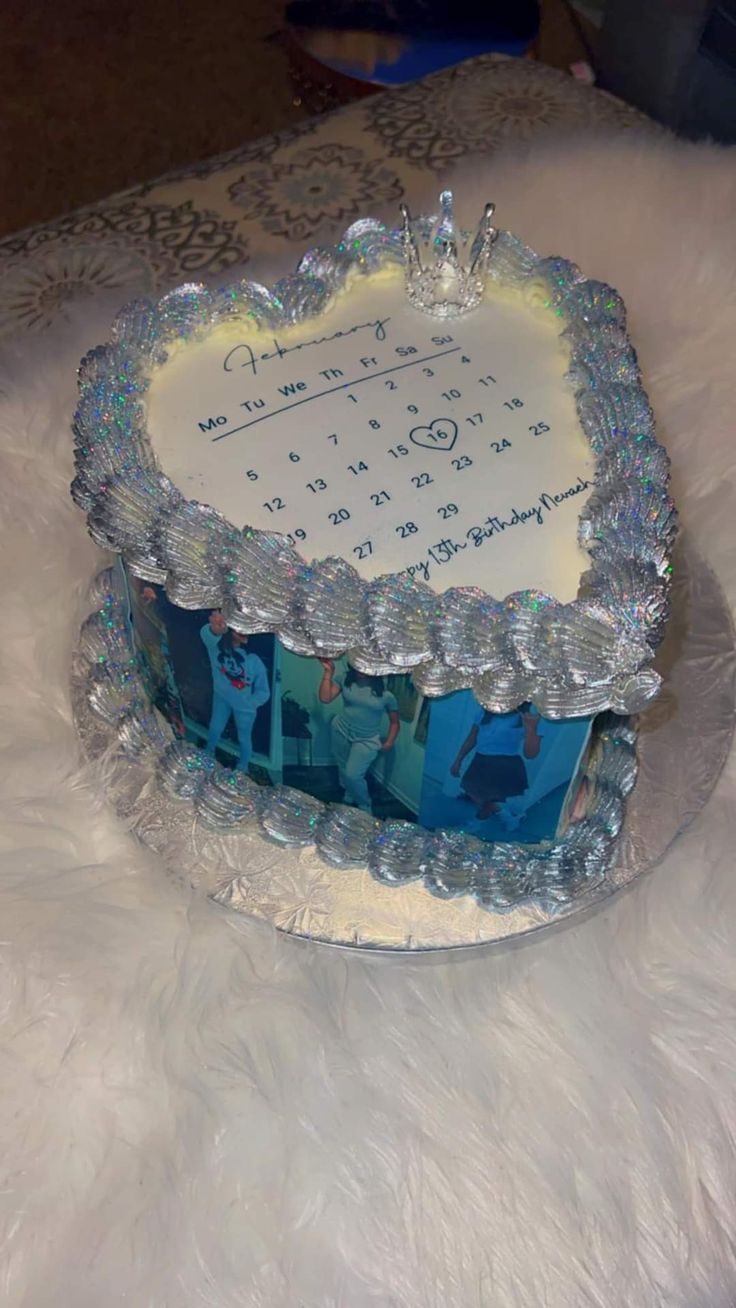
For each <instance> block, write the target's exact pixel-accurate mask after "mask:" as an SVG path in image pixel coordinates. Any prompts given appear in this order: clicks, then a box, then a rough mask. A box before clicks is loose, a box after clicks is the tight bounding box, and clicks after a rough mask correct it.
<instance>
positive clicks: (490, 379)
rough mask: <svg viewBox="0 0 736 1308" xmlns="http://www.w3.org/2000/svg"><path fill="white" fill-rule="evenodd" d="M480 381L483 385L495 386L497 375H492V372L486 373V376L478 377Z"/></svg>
mask: <svg viewBox="0 0 736 1308" xmlns="http://www.w3.org/2000/svg"><path fill="white" fill-rule="evenodd" d="M478 381H479V382H480V384H481V386H495V385H496V378H495V377H492V376H491V374H490V373H489V372H487V373H486V375H485V377H479V378H478Z"/></svg>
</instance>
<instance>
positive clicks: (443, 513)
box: [437, 504, 458, 522]
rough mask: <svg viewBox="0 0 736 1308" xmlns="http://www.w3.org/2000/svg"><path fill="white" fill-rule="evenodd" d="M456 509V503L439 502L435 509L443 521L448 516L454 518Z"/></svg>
mask: <svg viewBox="0 0 736 1308" xmlns="http://www.w3.org/2000/svg"><path fill="white" fill-rule="evenodd" d="M457 511H458V508H457V504H441V505H440V507H439V508H438V510H437V512H438V513H439V515H440V517H441V518H442V521H443V522H446V521H447V519H448V518H454V516H455V514H456V513H457Z"/></svg>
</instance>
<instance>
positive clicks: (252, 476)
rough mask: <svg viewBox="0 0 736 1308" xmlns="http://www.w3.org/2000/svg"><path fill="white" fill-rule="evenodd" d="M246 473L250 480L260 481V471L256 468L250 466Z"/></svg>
mask: <svg viewBox="0 0 736 1308" xmlns="http://www.w3.org/2000/svg"><path fill="white" fill-rule="evenodd" d="M245 475H246V477H247V478H248V481H258V473H257V472H256V470H255V468H249V469H248V471H247V472H246V474H245Z"/></svg>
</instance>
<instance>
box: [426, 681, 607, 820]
mask: <svg viewBox="0 0 736 1308" xmlns="http://www.w3.org/2000/svg"><path fill="white" fill-rule="evenodd" d="M591 727H592V719H591V718H569V719H565V720H562V721H551V720H550V719H548V718H543V717H542V716H541V715H540V714H539V713H538V711H537V710H536V709H535V708H534V706H533V705H531V704H522V705H520V706H519V708H518V709H516V710H514V711H513V712H511V713H491V712H490V711H489V710H488V709H484V708H483V706H482V705H481V704H479V703H478V701H477V700H476V699H475V697H474V696H473V695H472V693H471V692H470V691H468V690H461V691H456V692H455V693H454V694H452V695H445V696H443V697H441V698H439V699H437V700H434V701H433V702H432V705H431V709H430V716H429V731H428V735H427V746H426V757H425V765H424V774H423V781H422V793H421V799H420V805H419V822H420V823H421V825H422V826H425V827H428V828H429V829H446V830H449V829H458V830H461V831H467V832H470V833H472V834H473V835H475V836H477V837H478V838H479V839H481V840H493V841H496V840H513V841H515V842H521V843H523V844H542V843H544V842H545V841H549V840H553V839H554V838H555V837H556V836H557V835H558V834H559V831H560V824H561V819H562V816H563V812H567V811H568V810H569V805H568V794H569V791H570V787H571V782H572V781H573V779H574V778H576V777H577V776H578V774H579V769H580V764H581V760H582V758H583V756H584V754H585V751H586V748H587V745H588V741H589V739H590V734H591Z"/></svg>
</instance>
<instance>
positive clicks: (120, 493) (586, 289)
mask: <svg viewBox="0 0 736 1308" xmlns="http://www.w3.org/2000/svg"><path fill="white" fill-rule="evenodd" d="M425 221H427V222H429V221H431V220H425ZM400 262H401V237H400V233H399V232H398V231H397V230H394V229H391V228H388V227H386V226H384V225H383V224H381V223H379V222H377V221H375V220H373V219H361V220H360V221H358V222H356V223H354V224H353V225H352V226H351V227H349V228H348V230H347V231H346V232H345V233H344V235H343V237H342V240H341V241H339V242H338V243H337V244H336V245H335V246H332V247H329V248H324V249H314V250H311V251H309V252H308V253H307V254H305V255H304V257H303V258H302V259H301V261H300V263H299V265H298V268H297V271H296V273H295V274H294V275H293V276H290V277H286V278H284V279H283V280H282V281H280V282H277V283H276V284H275V285H274V286H273V287H271V288H270V289H268V288H267V287H265V286H262V285H259V284H258V283H255V282H248V281H241V282H237V283H235V284H233V285H231V286H226V287H223V288H220V289H216V290H209V289H208V288H207V287H205V286H203V285H198V284H189V285H184V286H181V287H179V288H178V289H177V290H174V291H172V292H170V293H169V294H167V295H165V296H164V297H163V298H162V299H160V300H159V301H158V302H157V303H153V302H149V301H136V302H134V303H133V304H130V305H128V306H127V307H126V308H125V309H124V310H123V311H122V312H121V313H120V315H119V316H118V317H117V319H116V320H115V322H114V323H113V327H112V332H111V336H110V340H109V342H108V343H107V344H104V345H100V346H97V347H96V348H95V349H93V350H91V351H90V352H89V353H88V354H87V355H86V356H85V358H84V359H83V360H82V362H81V364H80V368H79V392H80V393H79V403H78V406H77V409H76V412H75V415H74V422H73V431H74V436H75V442H76V448H75V462H76V469H77V471H76V476H75V478H74V481H73V483H72V495H73V497H74V499H75V501H76V503H77V504H78V505H79V506H80V507H82V508H83V509H84V510H85V511H86V513H87V521H88V525H89V530H90V534H91V535H92V537H93V539H94V540H95V541H96V542H97V543H98V544H99V545H100V546H102V547H103V548H105V549H111V550H114V551H116V552H118V553H120V554H121V555H122V556H123V558H124V560H125V562H126V564H127V566H128V567H129V568H130V570H131V572H132V573H133V574H134V575H136V576H138V577H140V578H142V579H143V580H145V581H151V582H157V583H159V584H161V585H163V586H164V587H165V589H166V593H167V595H168V597H169V599H170V600H171V601H172V603H174V604H177V605H179V606H180V607H182V608H187V609H199V608H210V607H212V608H221V609H222V610H223V613H224V615H225V618H226V621H227V623H228V625H229V626H231V627H233V628H234V629H235V630H238V631H241V632H244V633H246V634H247V633H253V632H265V631H271V632H274V633H275V635H276V636H277V637H278V638H279V640H280V641H281V642H282V643H283V644H284V645H285V646H286V648H287V649H290V650H292V651H294V652H295V653H297V654H308V655H317V656H318V657H331V658H335V657H339V656H340V655H342V654H347V656H348V658H349V660H350V662H351V663H352V664H353V665H354V666H355V667H356V668H358V669H360V670H362V671H364V672H367V673H371V674H376V675H381V674H390V673H392V672H396V671H401V670H409V669H410V670H411V671H412V675H413V678H414V682H415V684H416V686H417V689H418V690H419V691H420V693H422V694H425V695H429V696H437V695H445V694H448V693H449V692H451V691H453V690H458V689H461V688H469V689H471V690H472V691H473V693H474V695H475V696H476V698H477V699H478V701H479V702H480V703H481V704H482V705H483V706H484V707H486V708H489V709H491V710H493V711H495V712H506V711H509V710H511V709H513V708H515V707H516V706H517V705H518V704H520V703H523V702H525V701H527V700H530V701H532V702H533V703H534V704H535V705H536V706H537V708H538V709H539V710H540V712H541V713H543V714H544V715H545V716H547V717H551V718H563V717H574V716H579V715H586V714H590V715H592V714H596V713H600V712H601V711H603V710H605V709H613V710H614V711H615V712H616V713H619V714H630V713H636V712H638V711H639V710H640V709H642V708H643V707H644V706H645V705H646V704H647V703H648V702H649V701H650V700H651V699H652V698H653V697H654V696H655V695H656V694H657V692H658V690H659V688H660V684H661V678H660V677H659V675H658V673H657V672H656V671H655V670H654V669H653V668H652V666H651V661H652V658H653V655H654V652H655V650H656V648H657V646H658V644H659V642H660V640H661V638H662V633H663V629H664V625H665V622H666V618H667V613H668V597H669V581H670V571H671V568H670V553H671V549H672V546H673V543H674V540H675V535H676V530H677V526H676V512H675V509H674V505H673V502H672V499H671V498H670V495H669V493H668V484H669V471H670V465H669V459H668V456H667V454H666V451H665V450H664V448H663V447H662V446H661V445H660V444H659V443H658V442H657V440H656V438H655V435H654V417H653V414H652V411H651V408H650V405H649V402H648V399H647V396H646V393H645V391H644V388H643V386H642V382H641V374H640V371H639V366H638V362H637V358H636V354H635V351H634V349H633V348H632V346H631V343H630V341H629V339H628V336H627V334H626V314H625V309H624V305H623V302H622V300H621V298H620V296H619V295H618V294H617V292H616V291H614V290H612V289H611V287H609V286H607V285H605V283H602V282H597V281H591V280H588V279H586V278H585V277H584V276H583V274H582V273H581V271H580V269H579V268H578V267H577V266H576V265H575V264H573V263H570V262H569V261H567V260H565V259H561V258H541V257H540V256H539V255H537V254H536V253H535V252H534V251H533V250H531V249H529V248H528V247H527V246H525V245H524V244H522V242H521V241H519V240H518V239H517V238H516V237H515V236H513V235H512V234H511V233H509V232H501V233H500V234H499V236H498V239H497V241H496V242H495V245H494V247H493V255H492V257H491V262H490V267H489V272H488V279H489V281H490V282H495V283H496V284H497V285H498V286H499V287H503V288H510V289H513V290H514V291H516V292H517V293H518V294H519V295H521V296H522V297H524V299H525V300H526V301H527V302H528V303H530V304H531V305H535V306H541V307H543V308H546V309H547V310H548V311H549V312H551V313H554V314H555V315H556V316H557V317H558V319H559V322H560V334H561V341H562V344H563V347H564V348H565V349H566V351H567V353H568V356H569V366H568V371H567V380H568V383H569V384H570V385H571V387H572V388H573V391H574V394H575V402H576V406H577V413H578V416H579V420H580V423H581V426H582V429H583V431H584V432H585V434H586V437H587V439H588V440H589V442H590V446H591V449H592V451H593V454H594V457H595V478H594V488H593V490H592V492H591V494H590V496H589V498H588V500H587V502H586V503H585V505H584V507H583V509H582V511H581V514H580V517H579V525H578V537H579V540H580V543H581V545H582V546H583V548H584V549H585V550H586V551H587V553H588V555H589V556H590V567H589V569H588V570H587V571H586V572H585V573H584V574H583V576H582V577H581V580H580V585H579V589H578V595H577V598H576V599H575V600H574V601H572V602H571V603H569V604H562V603H560V602H559V601H557V600H556V599H555V598H554V597H553V596H550V595H547V594H544V593H541V592H539V591H534V590H525V591H520V592H515V593H514V594H511V595H508V596H506V597H505V598H502V599H498V598H494V597H493V596H490V595H487V594H485V593H484V592H483V591H482V590H480V589H477V588H475V587H455V588H452V589H450V590H447V591H445V592H444V593H443V594H439V595H438V594H435V593H434V592H433V591H432V590H431V589H430V588H429V587H428V586H425V585H424V584H422V583H421V582H419V581H416V580H414V579H410V578H408V577H407V576H406V575H404V574H401V573H399V574H394V575H386V576H381V577H378V578H376V579H374V580H372V581H365V580H364V579H363V578H361V577H360V576H359V574H358V573H357V572H356V571H355V569H354V568H352V567H351V566H350V564H348V563H347V562H346V561H345V560H344V559H341V558H326V559H322V560H315V561H313V562H311V563H310V562H307V561H306V560H305V559H303V558H302V557H300V555H299V554H298V553H297V552H296V551H295V550H294V549H293V548H292V547H291V546H290V545H289V544H288V542H287V540H286V538H285V537H284V536H282V535H278V534H276V533H272V532H266V531H261V530H259V529H256V528H253V527H248V526H246V527H245V528H243V529H242V530H241V529H239V528H237V527H235V526H233V525H232V524H231V523H228V522H227V521H226V520H225V518H224V517H222V516H221V515H220V514H218V513H217V512H216V511H215V510H213V509H212V508H210V507H209V506H207V505H204V504H200V503H198V502H196V501H188V500H187V499H186V498H185V497H184V496H183V495H182V494H181V492H180V491H179V490H178V489H177V488H176V487H175V486H174V485H173V484H172V482H171V481H170V480H169V479H168V478H167V477H166V475H165V473H164V472H163V471H162V469H161V468H160V467H159V466H158V464H157V461H156V458H155V455H154V452H153V448H152V444H151V440H150V437H149V434H148V431H147V427H146V392H147V389H148V387H149V385H150V381H151V378H152V375H153V373H154V371H155V370H156V369H157V368H159V367H160V366H161V365H162V364H163V363H164V362H165V360H166V357H167V349H168V348H169V347H170V346H171V345H172V344H174V343H176V342H181V341H191V340H199V339H202V338H203V337H204V336H205V335H206V334H207V332H209V331H210V330H212V328H213V327H215V326H217V325H218V324H221V323H223V322H233V323H237V322H242V323H244V324H245V323H250V324H255V325H257V326H258V327H268V328H271V329H277V328H279V327H284V326H287V325H292V324H295V323H298V322H301V321H304V320H306V319H309V318H313V317H315V316H317V315H319V314H321V313H323V312H324V311H325V310H326V309H327V308H328V307H329V305H330V302H331V301H332V299H333V297H334V296H335V294H336V293H337V292H338V291H340V290H341V289H343V288H345V287H349V285H350V284H351V283H352V282H353V281H354V280H356V279H358V278H360V277H362V276H365V275H369V274H371V273H373V272H376V271H378V270H379V269H381V268H384V267H386V266H389V265H392V264H399V263H400ZM185 770H186V769H185ZM304 811H306V810H304ZM270 820H271V819H270V817H266V819H265V821H266V822H270ZM336 821H337V819H336ZM325 839H326V840H327V841H328V842H329V837H328V835H327V834H326V835H325ZM335 839H336V840H337V841H338V843H339V839H340V836H339V831H337V829H336V834H335ZM400 840H401V837H400V836H399V835H398V834H397V835H396V838H395V841H394V843H395V845H396V847H397V848H398V845H399V843H400ZM411 858H412V860H413V859H414V854H412V855H411ZM433 858H436V851H435V852H433Z"/></svg>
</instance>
